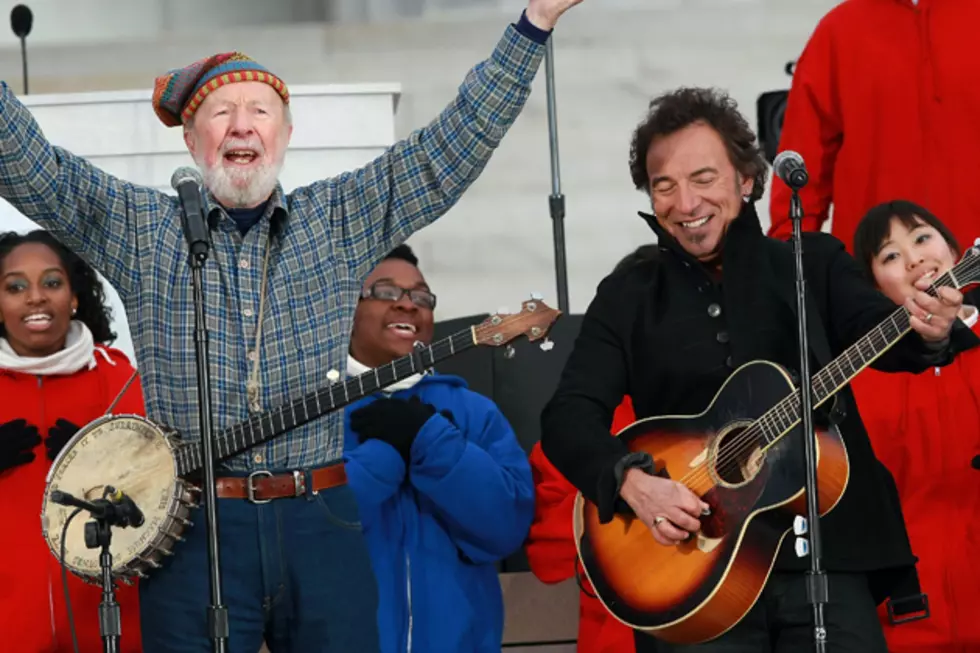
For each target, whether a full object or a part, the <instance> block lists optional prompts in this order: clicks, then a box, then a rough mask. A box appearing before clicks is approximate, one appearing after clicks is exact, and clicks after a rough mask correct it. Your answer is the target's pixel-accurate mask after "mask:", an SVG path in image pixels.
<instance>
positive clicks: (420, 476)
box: [344, 374, 534, 653]
mask: <svg viewBox="0 0 980 653" xmlns="http://www.w3.org/2000/svg"><path fill="white" fill-rule="evenodd" d="M412 395H418V396H419V397H420V398H421V399H422V401H424V402H426V403H429V404H432V405H433V406H435V408H436V409H437V410H449V411H450V412H451V413H452V416H453V421H452V422H451V421H450V420H449V419H447V418H445V417H443V416H442V415H439V414H437V415H434V416H433V417H431V418H430V419H429V421H428V422H426V423H425V425H424V426H423V427H422V429H421V430H420V431H419V433H418V435H417V436H416V438H415V442H414V444H413V445H412V452H411V462H410V465H409V466H408V469H407V470H406V468H405V467H406V466H405V463H404V461H403V460H402V458H401V456H400V455H399V454H398V452H397V451H395V449H394V448H392V447H391V446H390V445H388V444H387V443H385V442H382V441H380V440H367V441H366V442H364V444H362V445H358V443H357V436H356V434H354V433H353V432H352V431H351V429H350V413H351V412H353V411H354V410H357V409H358V408H360V407H362V406H364V405H366V404H367V403H368V402H371V401H374V400H375V398H376V396H372V397H367V398H365V399H363V400H361V401H359V402H357V403H355V404H353V405H351V406H349V407H348V409H347V411H346V414H345V417H344V421H345V427H346V437H345V445H346V447H345V448H346V455H345V458H346V462H347V476H348V480H349V483H350V486H351V488H352V489H353V491H354V494H355V495H356V497H357V500H358V505H359V509H360V513H361V522H362V524H363V525H364V533H365V536H366V538H367V542H368V548H369V550H370V553H371V560H372V564H373V566H374V572H375V576H376V578H377V581H378V594H379V608H378V630H379V632H380V635H381V651H382V653H396V652H397V653H403V652H405V651H416V652H418V653H443V652H445V653H464V652H465V653H483V652H486V653H490V652H492V653H500V649H501V639H502V635H503V621H504V611H503V599H502V597H501V592H500V583H499V581H498V579H497V571H496V568H495V563H496V562H498V561H499V560H501V559H503V558H505V557H507V556H508V555H510V554H511V553H513V552H514V551H515V550H517V549H518V548H519V547H520V546H521V544H522V543H523V542H524V539H525V537H526V535H527V532H528V529H529V528H530V525H531V519H532V518H533V516H534V483H533V481H532V479H531V468H530V465H529V464H528V459H527V455H526V454H525V452H524V451H523V449H521V447H520V445H519V444H518V442H517V438H516V436H515V435H514V431H513V430H512V429H511V427H510V425H509V424H508V423H507V420H506V419H505V418H504V416H503V415H502V414H501V412H500V411H499V410H498V409H497V407H496V405H495V404H494V403H493V402H492V401H490V400H489V399H487V398H486V397H483V396H482V395H479V394H477V393H475V392H473V391H471V390H469V389H467V387H466V383H465V382H464V381H463V380H462V379H460V378H458V377H455V376H449V375H439V374H431V375H427V376H424V377H422V379H421V380H420V381H419V382H418V383H417V384H416V385H414V386H413V387H411V388H408V389H404V390H399V391H397V392H395V393H394V394H392V395H391V396H393V397H396V398H402V399H407V398H408V397H411V396H412ZM453 422H455V424H454V423H453Z"/></svg>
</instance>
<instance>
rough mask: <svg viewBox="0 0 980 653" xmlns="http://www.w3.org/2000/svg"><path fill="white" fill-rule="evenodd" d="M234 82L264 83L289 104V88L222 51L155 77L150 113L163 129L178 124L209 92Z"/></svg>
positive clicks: (237, 54) (238, 55)
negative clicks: (162, 125) (151, 111)
mask: <svg viewBox="0 0 980 653" xmlns="http://www.w3.org/2000/svg"><path fill="white" fill-rule="evenodd" d="M235 82H265V83H266V84H268V85H269V86H271V87H272V88H274V89H276V91H277V92H278V93H279V95H280V96H281V97H282V101H283V102H285V103H286V104H289V89H288V88H286V84H285V83H284V82H283V81H282V80H281V79H279V78H278V77H276V76H275V75H273V74H272V73H270V72H269V71H268V70H266V69H265V67H264V66H261V65H259V64H258V63H256V62H255V61H253V60H252V59H250V58H249V57H247V56H246V55H244V54H242V53H241V52H224V53H222V54H216V55H214V56H212V57H207V58H206V59H201V60H199V61H195V62H194V63H192V64H190V65H189V66H187V67H185V68H179V69H177V70H171V71H170V72H168V73H167V74H165V75H161V76H160V77H157V78H156V81H155V82H154V84H153V111H154V112H155V113H156V114H157V117H159V118H160V120H161V121H162V122H163V124H165V125H166V126H167V127H176V126H178V125H182V124H184V123H185V122H187V121H188V120H190V118H191V117H192V116H193V115H194V112H195V111H197V110H198V108H200V106H201V103H202V102H204V99H205V98H206V97H207V96H208V94H209V93H211V92H212V91H214V90H216V89H218V88H220V87H221V86H224V85H225V84H233V83H235Z"/></svg>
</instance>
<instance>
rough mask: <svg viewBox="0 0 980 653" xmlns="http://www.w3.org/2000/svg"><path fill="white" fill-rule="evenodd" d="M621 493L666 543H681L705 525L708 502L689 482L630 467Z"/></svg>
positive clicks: (661, 541) (658, 540) (645, 522)
mask: <svg viewBox="0 0 980 653" xmlns="http://www.w3.org/2000/svg"><path fill="white" fill-rule="evenodd" d="M619 495H620V496H621V497H623V500H625V501H626V503H628V504H629V505H630V508H632V509H633V512H634V513H636V516H637V517H638V518H639V519H640V521H642V522H643V523H644V524H646V525H647V527H648V528H649V529H650V531H651V532H652V533H653V538H654V539H655V540H657V542H659V543H660V544H663V545H664V546H671V545H674V544H680V543H681V542H683V541H684V540H686V539H687V538H688V537H690V535H691V533H696V532H698V530H700V529H701V522H700V521H699V519H698V518H699V517H701V515H703V514H705V513H706V512H707V510H708V504H706V503H705V502H704V501H702V500H701V499H699V498H698V497H697V496H696V495H695V494H694V493H693V492H691V490H689V489H688V488H687V487H686V486H684V485H682V484H681V483H678V482H677V481H672V480H670V479H667V478H661V477H659V476H651V475H650V474H647V473H646V472H644V471H642V470H640V469H635V468H634V469H628V470H626V475H625V476H624V478H623V486H622V487H621V488H620V490H619Z"/></svg>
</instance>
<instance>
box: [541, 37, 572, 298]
mask: <svg viewBox="0 0 980 653" xmlns="http://www.w3.org/2000/svg"><path fill="white" fill-rule="evenodd" d="M554 40H555V36H554V34H552V35H551V36H549V37H548V43H547V45H546V46H545V48H546V49H545V53H544V66H545V81H546V84H547V95H548V144H549V146H550V150H551V195H550V196H549V197H548V208H549V211H550V212H551V222H552V235H553V239H554V243H555V278H556V279H557V282H558V310H559V311H561V312H562V313H564V314H565V315H568V268H567V263H566V260H565V196H564V195H562V194H561V171H560V170H559V166H558V125H557V121H558V119H557V117H556V115H555V114H556V112H555V62H554V59H555V50H554V47H553V46H552V44H553V43H554Z"/></svg>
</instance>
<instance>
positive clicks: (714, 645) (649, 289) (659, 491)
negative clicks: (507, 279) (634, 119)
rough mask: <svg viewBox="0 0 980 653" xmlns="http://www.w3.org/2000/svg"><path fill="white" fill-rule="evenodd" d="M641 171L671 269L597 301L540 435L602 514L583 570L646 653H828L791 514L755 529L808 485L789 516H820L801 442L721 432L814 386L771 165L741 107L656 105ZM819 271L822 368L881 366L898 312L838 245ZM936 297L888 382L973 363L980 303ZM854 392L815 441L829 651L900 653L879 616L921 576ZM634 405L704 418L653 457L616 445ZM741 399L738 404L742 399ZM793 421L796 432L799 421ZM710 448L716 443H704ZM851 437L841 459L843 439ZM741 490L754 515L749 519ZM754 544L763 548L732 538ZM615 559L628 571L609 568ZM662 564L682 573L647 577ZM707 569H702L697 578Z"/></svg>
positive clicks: (816, 248)
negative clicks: (803, 366) (766, 221)
mask: <svg viewBox="0 0 980 653" xmlns="http://www.w3.org/2000/svg"><path fill="white" fill-rule="evenodd" d="M630 168H631V172H632V177H633V182H634V184H635V185H636V188H637V189H638V190H641V191H643V192H644V193H646V194H647V195H648V196H649V197H650V199H651V203H652V208H653V215H645V214H641V215H642V216H643V217H644V218H645V219H646V220H647V221H648V222H649V224H650V226H651V228H652V229H653V231H654V232H655V233H656V234H657V237H658V242H659V245H660V252H659V256H658V257H656V258H655V259H653V260H651V261H647V262H644V263H640V264H638V265H635V266H633V267H631V268H629V269H627V270H624V271H622V272H620V273H614V274H612V275H610V276H609V277H607V278H606V279H605V280H603V282H602V283H601V284H600V285H599V287H598V290H597V293H596V296H595V298H594V299H593V301H592V303H591V305H590V306H589V308H588V310H587V312H586V314H585V317H584V320H583V322H582V326H581V331H580V334H579V336H578V338H577V340H576V342H575V345H574V350H573V351H572V353H571V355H570V357H569V359H568V362H567V364H566V367H565V369H564V372H563V374H562V377H561V381H560V383H559V386H558V388H557V390H556V392H555V394H554V397H553V398H552V399H551V401H550V402H549V403H548V405H547V406H546V408H545V410H544V412H543V415H542V446H543V449H544V452H545V454H546V455H547V456H548V458H549V459H550V460H551V461H552V462H553V463H554V464H555V466H556V467H557V468H558V469H559V471H561V472H562V474H564V475H565V477H566V478H568V479H569V481H571V482H572V484H574V485H575V486H576V487H577V488H578V489H579V490H580V491H581V493H582V494H583V496H584V497H585V499H587V502H586V503H584V504H582V505H583V511H582V513H583V516H582V528H583V532H584V533H585V535H586V537H584V538H583V539H582V541H581V543H580V544H581V548H580V554H581V555H582V558H583V564H584V567H585V569H586V572H587V574H588V577H589V580H590V581H591V582H592V585H593V587H595V589H596V591H597V593H598V594H599V596H600V598H601V599H603V602H604V604H605V605H606V606H607V608H608V609H610V610H611V611H613V612H614V614H616V615H617V616H619V617H620V618H621V619H623V620H624V621H627V622H628V623H630V624H631V625H634V627H636V628H637V632H636V643H637V650H638V651H652V650H656V651H658V652H660V653H664V652H667V653H677V652H681V651H683V652H694V651H697V652H698V653H715V652H717V653H722V652H724V653H743V652H744V653H767V652H768V653H796V652H798V651H806V650H812V641H813V630H812V625H811V620H812V612H811V609H810V607H809V604H808V602H807V597H806V579H805V573H804V572H805V571H806V570H807V569H808V568H809V561H808V560H807V559H806V558H805V556H802V555H801V556H798V555H796V554H795V553H794V547H793V537H792V533H791V532H790V536H789V537H782V536H783V535H784V533H785V532H786V531H787V530H789V531H792V527H793V514H791V512H790V511H789V510H785V511H784V510H783V509H782V508H779V507H777V508H775V509H773V510H768V511H765V512H750V510H749V509H753V510H754V509H755V508H756V507H757V506H760V505H762V504H763V503H765V500H767V497H770V496H771V493H774V492H778V491H781V489H783V488H781V484H785V483H787V480H786V479H796V480H797V481H798V484H797V485H794V486H793V492H795V493H796V494H793V492H789V493H787V495H786V496H787V497H788V498H787V500H786V501H783V502H782V504H780V505H783V504H785V505H786V507H787V508H794V507H795V508H794V509H795V511H796V512H795V514H796V515H799V514H804V515H805V504H801V503H799V496H800V495H802V487H803V485H802V480H801V479H802V478H803V465H802V460H803V458H802V453H801V452H802V441H801V440H800V438H799V437H798V435H796V436H793V437H790V438H786V439H785V440H781V438H782V437H783V435H784V434H786V433H791V432H792V426H786V427H785V428H783V427H779V428H776V429H775V432H774V433H772V434H767V431H766V430H765V428H768V427H770V426H771V425H772V424H774V423H779V422H778V420H777V421H773V419H771V418H767V420H768V421H767V420H763V419H761V418H760V419H759V420H756V421H752V419H749V420H747V421H745V422H743V423H740V424H737V425H736V428H733V430H731V431H727V430H724V429H723V428H722V427H723V426H726V421H725V420H731V419H732V418H731V417H730V416H729V415H730V414H735V415H737V414H739V413H740V411H745V410H747V409H746V408H745V406H750V407H751V406H752V405H753V403H752V402H754V401H756V400H757V397H758V396H760V395H761V396H763V397H764V396H765V395H766V393H767V392H769V391H770V390H769V387H768V386H770V385H772V383H771V381H772V379H773V378H775V379H776V380H783V381H784V383H785V385H784V386H783V387H792V386H789V385H788V381H789V380H790V379H791V374H792V370H795V369H798V367H799V355H798V351H799V350H798V344H797V329H796V316H795V299H796V298H795V288H794V268H793V254H792V250H791V246H790V245H789V244H788V243H784V242H781V241H777V240H775V239H771V238H768V237H766V236H765V235H764V234H763V232H762V229H761V227H760V224H759V220H758V218H757V216H756V213H755V209H754V206H753V205H754V202H756V201H757V200H758V199H759V198H760V197H761V196H762V194H763V189H764V185H765V182H766V176H767V167H766V164H765V161H764V159H763V157H762V155H761V154H760V151H759V149H758V146H757V144H756V139H755V135H754V134H753V133H752V131H751V130H750V128H749V127H748V124H747V122H746V120H745V119H744V118H743V117H742V116H741V115H740V113H739V112H738V110H737V108H736V106H735V103H734V101H732V100H731V99H730V98H729V97H728V96H726V95H724V94H723V93H721V92H718V91H715V90H708V89H697V88H689V89H680V90H677V91H675V92H671V93H667V94H665V95H663V96H661V97H658V98H656V99H655V100H653V102H652V103H651V104H650V110H649V113H648V115H647V116H646V118H645V119H644V120H643V121H642V122H641V123H640V125H639V126H638V127H637V129H636V131H635V133H634V135H633V141H632V147H631V153H630ZM803 256H804V268H805V275H806V278H807V284H808V290H809V294H808V300H807V301H808V302H809V306H810V308H809V310H808V311H807V312H808V316H809V318H810V320H809V322H810V324H809V326H808V330H809V336H810V343H811V358H812V359H813V360H814V361H815V365H814V366H813V369H814V370H819V369H820V368H821V365H822V364H823V363H825V362H826V361H827V360H829V359H830V358H831V357H832V356H837V355H838V354H840V353H841V352H842V351H844V350H845V349H849V348H850V347H852V343H858V344H863V345H867V343H868V341H867V340H865V339H863V336H865V334H867V333H868V332H869V331H872V330H873V329H874V328H875V327H876V325H878V324H879V323H881V322H882V321H884V320H886V319H890V316H892V314H893V313H895V312H896V307H895V305H894V304H893V303H892V302H890V301H889V300H888V299H886V298H885V297H884V296H883V295H881V294H879V293H878V292H877V291H876V290H875V289H874V288H873V287H872V286H871V285H870V284H869V283H868V282H867V281H866V280H865V279H864V278H863V275H862V271H861V267H860V266H859V265H858V264H857V263H856V262H855V261H854V260H853V259H852V258H851V257H850V256H849V255H848V254H847V253H846V251H845V248H844V246H843V244H842V243H840V242H839V241H838V240H837V239H835V238H833V237H832V236H830V235H827V234H821V233H808V234H805V236H804V255H803ZM917 288H918V289H919V290H920V292H919V293H917V294H916V295H915V297H913V298H911V299H909V300H908V301H907V302H906V304H905V310H906V311H907V313H904V315H905V319H906V322H905V324H906V327H910V328H911V330H912V331H915V333H913V334H909V335H905V336H904V337H901V339H900V340H898V342H897V343H896V344H894V346H891V347H890V349H888V348H885V347H882V348H881V350H875V351H874V352H873V354H871V355H864V357H863V358H862V359H861V361H862V365H866V364H867V363H868V362H869V361H870V360H873V361H874V362H873V363H872V365H873V366H874V367H875V368H877V369H880V370H884V371H899V370H904V371H920V370H924V369H926V368H927V367H928V366H929V365H945V364H948V363H949V362H950V361H951V360H952V357H953V356H954V355H955V353H956V352H958V351H961V350H962V349H964V348H966V347H969V346H972V345H974V344H975V343H976V340H975V339H974V338H973V337H972V334H970V333H969V330H968V329H966V328H965V327H964V325H962V323H958V322H957V311H958V310H959V307H960V305H961V303H962V295H961V294H960V293H959V292H958V291H957V290H956V289H955V288H949V287H940V288H938V290H936V294H935V295H934V296H933V295H932V294H930V293H927V292H926V291H927V290H930V284H929V283H928V282H927V281H925V280H923V281H920V283H919V284H918V285H917ZM899 310H900V309H899ZM954 323H955V326H956V328H955V329H954ZM899 333H900V334H901V333H904V331H899ZM898 337H900V336H896V339H897V338H898ZM886 344H889V345H890V344H892V343H891V342H890V341H889V342H887V343H886ZM852 358H854V357H853V356H852ZM752 361H770V362H771V363H775V364H777V365H780V366H782V368H783V369H785V370H788V372H785V373H784V372H782V371H779V368H775V367H773V366H772V365H769V364H763V365H758V364H756V365H755V366H754V367H753V366H749V367H750V369H755V370H757V371H758V369H760V368H761V369H763V371H764V372H766V374H763V375H762V377H761V378H762V381H763V382H762V383H746V384H743V383H741V382H740V381H739V379H738V378H736V377H738V376H740V374H741V373H742V372H743V370H742V369H740V368H742V367H743V366H744V365H746V364H747V363H750V362H752ZM736 370H739V372H736ZM767 374H768V376H767ZM743 376H744V375H743ZM729 377H732V378H731V379H730V380H729ZM753 378H754V379H755V380H758V379H759V378H760V377H759V375H758V374H756V375H755V376H754V377H753ZM848 378H850V377H848V376H846V375H845V376H844V378H843V380H842V381H839V386H835V387H834V388H833V390H834V391H835V392H837V391H839V392H838V394H837V399H838V400H839V401H838V402H837V403H836V404H835V406H836V410H834V411H832V412H830V413H828V414H823V413H821V414H818V416H817V417H818V419H817V421H816V424H817V426H818V427H819V428H818V431H820V433H821V434H823V435H822V436H821V437H822V439H821V440H820V442H821V444H820V451H821V466H820V470H821V474H823V472H824V469H825V467H824V464H825V463H826V464H827V465H838V466H837V467H833V468H832V469H833V470H834V471H836V472H838V473H837V475H836V476H834V475H832V474H831V475H828V476H826V477H825V476H823V475H822V476H821V478H820V480H821V492H824V488H826V489H827V492H831V491H832V490H833V489H834V488H835V487H836V488H837V489H838V490H839V492H840V494H842V497H841V496H840V494H839V495H837V496H836V497H835V499H839V500H837V501H835V502H834V503H836V505H825V501H824V497H823V495H822V494H821V503H820V506H821V513H822V514H825V513H826V512H827V510H829V509H830V508H833V510H832V512H830V513H829V514H828V515H827V516H826V517H825V518H823V519H822V520H821V524H822V526H823V529H822V535H823V544H824V549H823V562H824V566H825V569H827V571H828V579H829V603H828V604H827V605H826V606H825V615H826V624H827V630H828V631H827V640H828V642H829V648H828V649H827V650H828V651H834V652H836V653H884V652H885V650H886V649H885V641H884V639H883V637H882V632H881V626H880V625H879V621H878V617H877V614H876V605H877V604H878V603H880V602H881V601H882V600H883V599H884V598H885V597H886V596H889V595H892V596H895V595H896V594H902V591H901V590H902V588H901V586H900V583H899V581H907V579H908V578H910V577H912V576H910V575H911V574H913V573H914V562H915V558H914V557H913V555H912V553H911V551H910V548H909V544H908V537H907V534H906V531H905V527H904V523H903V519H902V513H901V510H900V508H899V505H898V501H897V496H896V493H895V490H894V481H893V480H892V478H891V476H890V475H889V474H888V472H887V471H886V470H885V469H884V467H883V466H882V465H881V464H880V463H879V462H878V461H877V459H876V458H875V457H874V454H873V452H872V449H871V446H870V443H869V441H868V437H867V434H866V432H865V430H864V427H863V425H862V423H861V418H860V416H859V415H858V414H857V410H856V409H855V408H854V403H853V398H852V396H851V395H850V392H849V391H848V390H847V388H846V387H843V386H844V384H846V381H847V379H848ZM726 381H728V383H726ZM841 387H843V389H841ZM781 392H788V391H781ZM814 392H815V393H816V392H817V390H816V389H815V390H814ZM716 393H717V397H716ZM624 395H629V396H631V397H632V399H633V405H634V408H635V411H636V415H637V417H638V418H639V419H642V418H651V417H658V419H659V416H678V415H679V416H684V415H689V416H694V417H691V418H679V417H674V418H663V419H670V420H672V421H670V422H669V423H670V424H671V425H672V426H676V428H675V429H673V430H671V429H669V428H668V429H660V431H659V432H655V430H656V429H655V427H656V424H657V423H658V422H657V421H656V420H653V421H649V420H648V421H647V422H641V423H638V424H636V425H634V427H631V428H630V430H634V429H635V431H636V432H637V433H638V434H641V436H640V437H637V438H636V439H635V440H630V439H628V438H627V437H626V435H627V434H623V435H622V436H621V437H620V438H610V437H609V427H610V420H611V418H612V415H613V411H614V409H615V408H616V406H617V405H618V404H619V402H620V401H621V399H622V397H623V396H624ZM732 395H734V396H735V401H730V400H727V399H726V397H731V396H732ZM779 396H780V397H782V396H783V395H782V394H780V395H779ZM725 401H727V403H725ZM716 404H717V405H716ZM796 405H797V406H798V402H797V404H796ZM709 407H710V409H709ZM764 409H770V404H766V405H765V406H763V410H760V411H759V412H760V413H761V412H764ZM774 409H778V410H779V411H782V413H788V412H789V411H790V404H787V403H785V402H783V403H777V404H776V405H775V406H774ZM797 410H798V409H797ZM702 411H706V412H705V416H700V415H699V414H700V413H701V412H702ZM772 412H773V410H772V409H770V410H769V412H766V413H765V415H767V416H769V415H770V413H772ZM719 416H720V418H721V419H720V420H718V421H717V422H711V421H710V420H711V419H714V418H717V417H719ZM777 417H778V415H777ZM685 420H686V421H685ZM665 423H667V422H665ZM797 423H798V422H797ZM645 432H651V433H654V435H651V436H647V437H642V434H643V433H645ZM695 432H697V434H702V433H703V434H705V435H704V436H703V438H702V439H697V438H696V437H695V436H693V435H691V434H694V433H695ZM799 432H800V431H799V429H796V430H795V433H796V434H798V433H799ZM837 432H839V433H840V434H841V436H838V437H837V439H834V438H831V437H829V436H827V434H828V433H837ZM762 435H765V437H766V441H765V442H763V441H762V440H761V439H760V438H761V437H762ZM749 436H751V438H750V437H749ZM697 437H701V436H700V435H698V436H697ZM752 438H755V439H752ZM841 438H842V441H841ZM692 442H693V443H694V445H692V444H691V443H692ZM695 445H696V446H695ZM735 445H738V446H735ZM742 445H744V446H742ZM658 447H661V448H658ZM738 447H741V449H739V448H738ZM845 448H846V454H845V453H844V451H845ZM770 449H772V453H771V454H769V453H767V452H768V451H769V450H770ZM678 452H682V453H684V455H686V456H687V458H686V459H685V463H684V464H683V465H676V464H673V461H675V460H677V459H678V458H679V457H680V453H678ZM665 461H666V462H665ZM835 461H836V462H835ZM688 463H689V464H688ZM848 463H849V475H848V474H847V472H848V467H847V465H848ZM839 465H843V467H842V469H843V473H840V469H841V467H840V466H839ZM729 474H733V475H732V476H729ZM845 486H846V490H845ZM740 489H745V490H747V491H749V492H750V493H751V492H754V493H755V494H752V496H749V497H748V498H746V497H744V496H742V495H740V494H739V491H740ZM789 498H793V501H794V502H793V503H790V502H789ZM740 501H741V502H743V503H739V502H740ZM787 519H788V521H787ZM750 525H751V528H750ZM743 527H744V528H745V531H744V532H745V533H746V535H745V537H744V538H742V539H739V538H737V537H735V535H738V533H739V532H741V531H740V529H741V528H743ZM622 542H625V544H620V543H622ZM780 544H781V546H780ZM617 545H619V546H620V548H619V549H617V555H608V553H607V552H608V550H609V549H610V548H615V547H616V546H617ZM746 551H748V554H747V555H748V559H749V562H748V563H745V560H746V557H745V555H746ZM736 555H740V556H741V557H739V558H736ZM647 559H650V560H653V559H656V560H660V561H662V562H664V564H663V565H661V566H659V567H657V568H648V567H646V566H644V561H645V560H647ZM728 559H731V560H732V561H733V562H732V565H731V567H727V566H726V565H725V564H724V561H725V560H728ZM698 561H703V563H704V566H703V567H701V568H698V567H695V566H694V564H695V563H698V564H700V563H699V562H698ZM774 561H775V562H774ZM736 562H738V566H736ZM715 586H718V587H719V588H720V589H718V591H716V592H709V590H710V588H711V587H715ZM644 630H645V631H648V633H649V634H647V633H645V632H642V631H644ZM650 635H653V636H654V637H655V638H656V639H654V638H652V637H650Z"/></svg>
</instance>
